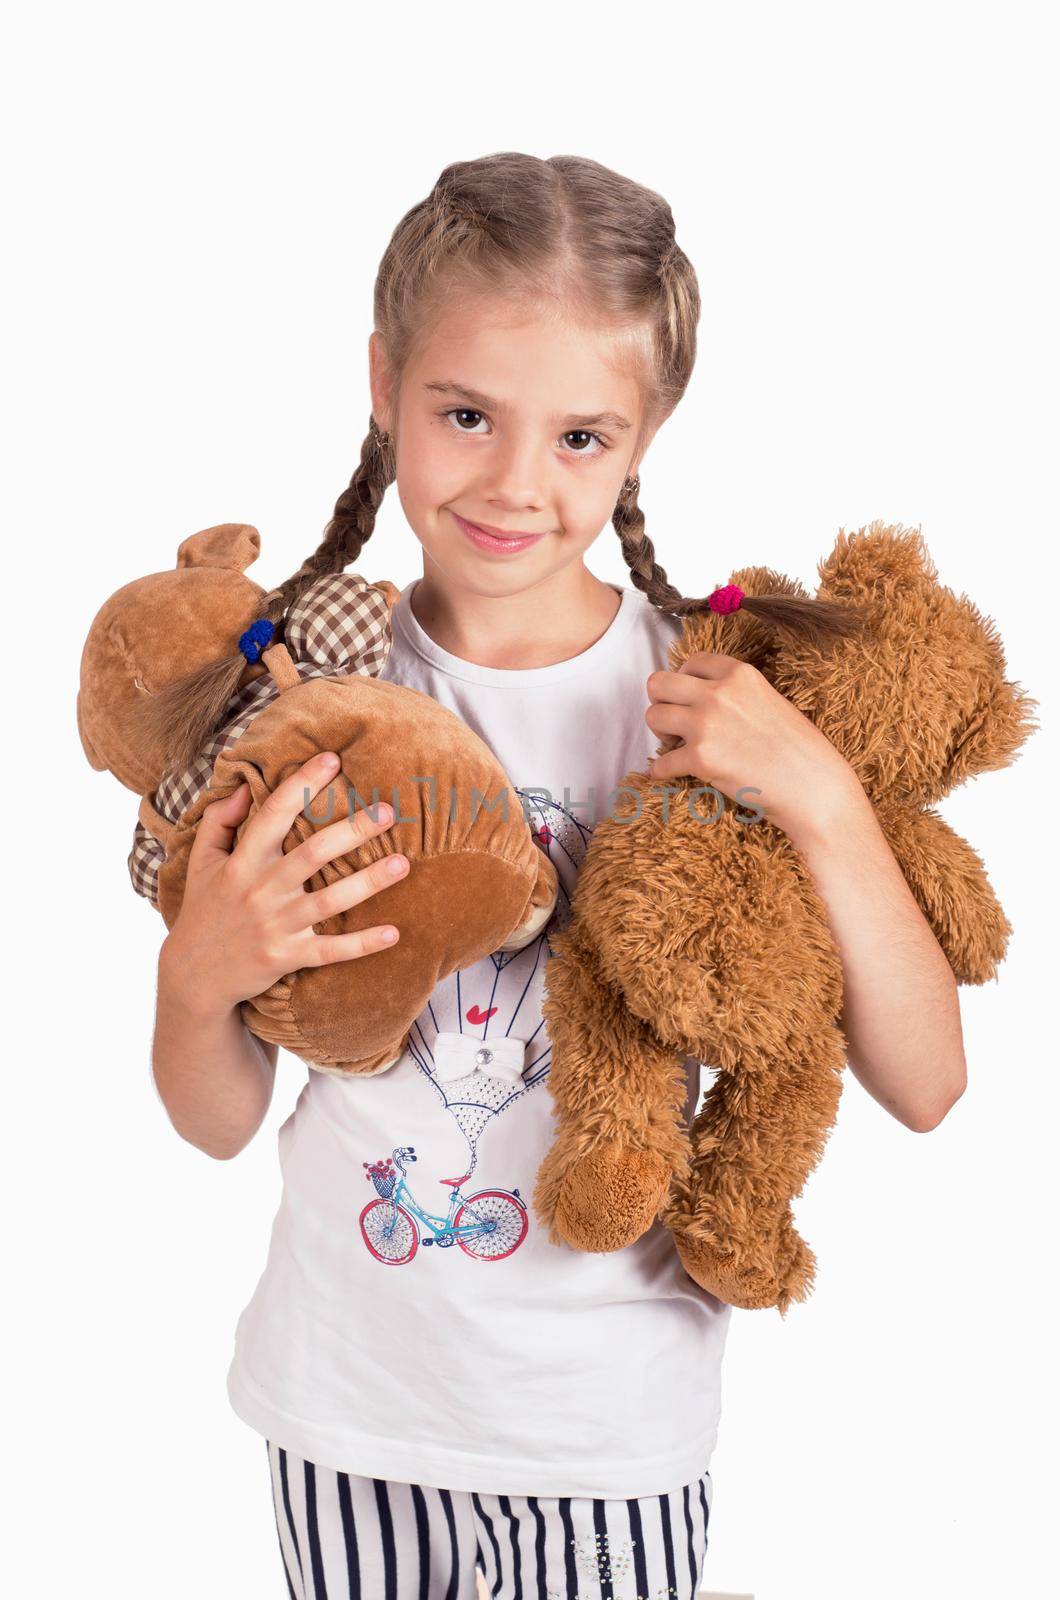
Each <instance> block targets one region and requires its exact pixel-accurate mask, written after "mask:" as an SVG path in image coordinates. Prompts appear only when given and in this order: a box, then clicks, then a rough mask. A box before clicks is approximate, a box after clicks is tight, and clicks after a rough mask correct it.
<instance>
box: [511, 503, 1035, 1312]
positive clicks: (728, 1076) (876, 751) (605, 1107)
mask: <svg viewBox="0 0 1060 1600" xmlns="http://www.w3.org/2000/svg"><path fill="white" fill-rule="evenodd" d="M818 575H819V578H820V585H819V590H818V593H819V596H820V597H821V598H827V599H832V600H838V601H843V602H846V603H848V604H851V605H854V606H856V607H857V608H858V611H859V613H860V614H861V617H862V620H863V623H864V627H863V628H862V629H861V631H860V632H859V633H858V634H857V635H855V636H854V637H852V638H849V639H842V640H838V641H834V642H832V643H829V644H828V645H827V646H823V645H820V644H810V643H805V642H803V643H798V642H795V641H793V640H792V639H791V638H790V637H784V638H778V637H777V636H776V635H775V634H771V633H770V631H769V630H768V629H767V628H766V627H765V626H764V625H763V624H762V623H761V621H759V620H756V619H755V618H754V617H752V616H751V615H750V614H749V613H747V612H742V611H737V612H735V613H733V614H732V615H729V616H724V617H719V616H715V615H714V614H709V615H699V616H694V617H690V618H688V619H687V621H686V624H685V628H684V632H683V635H682V637H681V638H680V639H679V640H677V641H675V643H674V644H673V646H672V647H671V653H670V663H669V665H670V670H672V671H678V670H679V669H680V667H681V664H682V663H683V662H684V661H685V660H686V659H687V658H688V657H689V656H691V655H693V654H695V653H696V652H697V651H709V652H722V653H725V654H728V655H731V656H735V657H737V658H739V659H742V660H745V661H749V662H750V663H751V664H752V665H753V666H755V667H756V668H757V669H758V670H759V671H760V672H762V673H763V675H764V676H765V677H766V678H767V679H768V680H769V682H770V683H772V684H773V685H774V687H775V688H776V689H778V690H779V691H780V693H782V694H784V695H786V696H787V697H788V698H789V699H790V700H791V701H792V703H793V704H794V705H796V706H797V707H798V708H799V710H800V711H802V712H804V713H805V714H806V715H807V716H808V717H809V718H810V719H811V720H812V721H813V722H814V723H815V724H816V725H817V726H818V727H819V728H820V729H821V731H822V732H823V733H825V734H826V735H827V737H828V738H829V739H830V740H831V742H832V743H833V744H834V745H835V746H836V748H837V749H838V750H839V751H840V753H841V754H842V755H843V756H844V757H845V759H846V760H847V761H848V762H849V763H850V764H851V766H852V767H853V769H854V771H855V772H856V773H857V775H858V777H859V778H860V779H861V782H862V784H863V785H864V787H865V790H866V793H867V794H868V795H869V797H870V798H871V800H872V801H873V803H874V805H875V806H876V809H877V814H878V816H879V820H880V823H881V826H882V828H883V831H884V833H885V836H886V837H887V840H888V842H889V844H890V846H891V848H892V850H893V851H894V854H895V856H896V858H897V860H898V863H899V865H900V866H901V868H902V870H903V872H904V873H905V876H906V879H907V881H908V883H909V886H910V888H911V890H912V892H913V894H914V896H915V897H916V900H917V902H918V904H919V905H920V907H921V909H922V910H923V912H924V915H925V917H926V918H927V920H928V921H929V922H930V924H931V927H932V929H933V930H934V933H935V935H936V937H937V939H938V940H939V943H940V944H941V946H942V948H943V950H944V951H945V953H946V955H947V957H948V959H949V961H950V963H951V966H952V968H953V971H954V974H955V976H956V978H957V980H958V981H959V982H961V983H974V984H979V983H984V982H985V981H986V980H987V979H988V978H990V977H992V976H993V975H994V974H995V972H996V970H997V966H998V963H999V962H1000V961H1001V959H1002V957H1003V955H1004V952H1005V947H1006V941H1007V938H1008V935H1009V933H1010V931H1011V930H1010V927H1009V924H1008V922H1007V920H1006V918H1005V915H1004V913H1003V911H1002V910H1001V907H1000V906H999V904H998V902H997V900H996V898H995V896H994V894H993V891H992V889H991V887H990V884H989V883H988V881H987V878H986V874H985V871H984V869H983V864H982V862H981V860H980V858H979V857H978V856H977V855H976V853H975V852H974V850H972V848H971V847H970V846H969V845H968V844H967V843H966V842H965V841H964V840H963V839H961V838H959V837H958V836H957V835H956V834H955V833H954V832H953V831H952V829H950V828H949V827H948V825H947V824H946V823H945V822H944V821H943V820H942V818H941V817H940V816H939V815H938V813H937V811H935V810H934V809H933V806H934V804H935V802H937V801H938V800H940V799H941V798H942V797H943V796H944V795H946V794H948V793H949V792H950V791H951V790H952V789H953V788H954V787H955V786H956V785H957V784H958V783H961V782H963V781H964V780H965V779H966V778H969V777H972V776H974V775H975V774H976V773H979V772H985V771H989V770H992V769H995V768H999V767H1004V766H1007V765H1008V764H1009V763H1010V762H1011V761H1012V759H1013V757H1014V755H1015V753H1016V751H1017V750H1018V749H1019V747H1020V745H1021V744H1022V743H1023V741H1024V740H1025V738H1026V737H1027V735H1028V733H1029V732H1030V731H1031V729H1032V727H1033V726H1034V725H1035V724H1034V722H1033V719H1032V716H1031V711H1032V708H1033V707H1034V706H1035V704H1036V702H1034V701H1032V700H1031V699H1030V698H1029V697H1028V696H1027V695H1025V694H1024V693H1023V692H1022V691H1021V690H1020V688H1019V687H1018V686H1017V685H1015V684H1012V683H1010V682H1008V681H1007V679H1006V677H1005V661H1004V655H1003V651H1002V647H1001V643H1000V640H999V639H998V636H997V634H996V631H995V630H994V628H993V625H992V624H991V623H990V622H989V621H987V620H986V619H984V618H983V617H982V616H981V614H980V613H979V612H978V611H977V610H976V608H975V607H974V606H973V605H972V603H971V601H969V600H968V599H967V597H964V596H962V597H960V598H958V597H956V596H955V595H954V594H953V593H952V592H951V591H950V590H949V589H946V588H944V587H943V586H942V585H941V584H940V583H939V582H938V575H937V573H936V571H935V568H934V566H933V564H932V562H931V559H930V556H929V554H928V551H927V548H926V546H925V544H924V542H923V540H922V538H921V536H920V534H919V531H914V530H910V529H905V528H902V527H888V526H885V525H883V524H882V523H874V524H873V525H872V526H871V527H869V528H867V529H865V528H863V529H861V530H859V531H858V532H857V533H854V534H850V535H847V534H840V536H839V538H838V540H837V541H836V545H835V548H834V549H833V551H832V553H831V555H830V556H829V557H828V558H827V559H826V560H824V561H822V562H821V563H820V564H819V566H818ZM732 582H734V583H736V584H738V585H739V586H740V588H741V589H743V590H744V592H745V593H747V594H749V595H755V594H767V593H768V594H775V593H787V594H803V593H805V591H804V590H802V588H801V587H800V586H799V585H798V584H797V583H793V582H792V580H791V579H789V578H786V577H784V576H783V575H782V574H779V573H776V572H772V571H769V570H767V569H763V568H753V567H751V568H745V569H742V570H740V571H738V572H736V573H734V574H733V578H732ZM679 743H680V741H679V740H678V739H676V738H672V739H669V740H666V741H663V742H662V743H661V744H660V746H659V750H660V752H661V751H662V750H666V749H672V748H674V747H675V746H677V745H678V744H679ZM701 781H702V780H701V779H700V778H696V777H693V776H691V775H689V777H688V778H687V779H686V780H684V781H683V782H681V781H680V780H677V779H670V780H668V784H669V786H670V788H671V790H672V789H675V788H676V789H677V790H678V792H677V793H676V794H674V793H671V794H670V795H669V797H667V796H665V795H664V794H663V792H662V788H663V786H662V785H656V784H654V783H653V782H652V780H651V779H650V778H649V776H648V775H647V774H645V773H640V772H632V773H629V774H627V775H626V777H625V779H624V784H625V785H626V786H627V788H628V791H629V796H628V799H626V800H624V802H623V805H622V807H616V808H615V810H614V812H613V814H612V815H611V816H610V817H609V818H607V819H605V820H604V821H602V822H601V823H599V824H598V826H597V827H596V829H595V831H594V834H593V838H592V840H591V841H590V845H589V849H588V852H587V854H586V858H585V861H584V863H583V865H582V868H581V871H580V874H579V879H578V884H577V887H576V890H575V894H574V897H573V904H572V916H571V921H570V923H569V925H568V926H567V928H566V929H564V930H563V932H561V933H560V934H559V935H558V936H557V937H556V938H555V940H554V941H553V952H554V953H553V959H552V960H551V961H550V962H549V965H548V969H547V974H546V999H545V1018H546V1023H547V1026H548V1029H549V1034H550V1037H551V1040H552V1069H551V1074H550V1089H551V1093H552V1096H553V1099H554V1101H555V1105H556V1113H557V1121H556V1134H555V1140H554V1144H553V1147H552V1149H551V1150H550V1152H549V1154H548V1156H547V1157H546V1159H545V1161H544V1162H543V1163H542V1165H541V1168H540V1170H539V1172H538V1176H537V1183H536V1186H535V1193H534V1209H535V1212H536V1214H537V1216H538V1218H539V1220H540V1221H541V1222H542V1223H543V1224H544V1225H545V1226H546V1227H548V1229H549V1232H550V1237H551V1238H552V1239H553V1241H554V1242H566V1243H567V1244H569V1245H571V1246H572V1247H574V1248H577V1249H581V1250H593V1251H608V1250H617V1249H621V1248H622V1247H623V1246H625V1245H628V1244H629V1243H631V1242H632V1241H633V1240H634V1239H637V1238H639V1237H640V1235H641V1234H643V1233H644V1232H645V1231H646V1229H647V1228H649V1227H650V1226H651V1224H652V1222H653V1221H654V1220H655V1219H656V1217H659V1218H661V1219H662V1221H663V1222H665V1223H666V1225H667V1226H668V1227H669V1228H670V1229H671V1231H672V1233H673V1236H674V1240H675V1243H676V1246H677V1250H678V1253H679V1255H680V1257H681V1260H682V1262H683V1264H684V1266H685V1269H686V1271H687V1272H688V1273H689V1275H690V1276H691V1277H692V1278H693V1279H694V1280H695V1281H696V1282H697V1283H699V1284H700V1285H701V1286H702V1287H703V1288H705V1289H707V1290H708V1291H709V1292H710V1293H711V1294H714V1295H716V1296H717V1297H718V1298H719V1299H721V1300H724V1301H727V1302H728V1303H729V1304H732V1305H736V1306H741V1307H745V1308H754V1307H765V1306H774V1305H775V1306H777V1307H778V1309H779V1310H780V1312H781V1315H782V1316H783V1315H785V1314H786V1312H787V1309H788V1307H789V1305H790V1303H791V1302H792V1301H793V1300H803V1299H805V1298H806V1296H807V1295H808V1294H809V1293H810V1290H811V1287H812V1282H813V1278H814V1273H815V1257H814V1255H813V1252H812V1251H811V1250H810V1248H809V1246H808V1245H807V1244H806V1243H805V1241H804V1240H803V1239H801V1238H800V1236H799V1234H798V1232H797V1231H796V1228H795V1225H794V1221H793V1218H792V1210H791V1202H792V1200H793V1199H794V1198H795V1197H797V1196H798V1195H799V1194H800V1193H801V1191H802V1188H803V1185H804V1183H805V1181H806V1178H807V1176H808V1174H809V1173H810V1172H811V1171H812V1169H813V1168H814V1166H815V1165H816V1164H817V1162H818V1161H819V1159H820V1157H821V1155H822V1152H823V1149H824V1145H825V1142H826V1140H827V1138H828V1136H829V1133H830V1131H831V1127H832V1124H833V1122H834V1119H835V1114H836V1109H837V1106H838V1101H839V1096H840V1092H841V1084H842V1076H841V1075H842V1070H843V1067H844V1065H845V1064H846V1050H845V1041H844V1038H843V1035H842V1032H841V1030H840V1026H839V1021H838V1019H839V1016H840V1013H841V1009H842V999H843V988H842V968H841V963H840V958H839V954H838V951H837V950H836V948H835V944H834V941H833V939H832V936H831V932H830V929H829V926H828V922H827V917H826V913H825V908H824V905H823V903H822V901H821V899H820V897H819V896H818V894H817V893H816V891H815V888H814V884H813V881H812V878H811V876H810V874H809V873H808V871H807V869H806V867H805V866H804V864H803V861H802V859H801V857H800V855H799V853H798V851H797V850H796V849H795V848H794V847H793V846H792V844H791V843H790V841H789V840H788V839H787V837H786V835H785V834H784V833H783V832H781V830H780V829H778V828H776V827H774V826H772V825H771V824H769V823H767V822H765V821H761V820H759V821H756V822H752V823H750V824H748V823H747V822H746V821H744V822H740V821H739V820H738V818H739V817H740V816H742V817H744V818H746V817H747V816H748V815H749V813H748V811H747V810H740V809H738V808H737V807H736V806H735V805H734V804H733V803H732V801H731V800H730V801H727V803H726V805H725V809H724V811H723V813H722V815H721V816H720V818H719V820H717V821H716V822H713V823H710V824H709V825H708V824H706V823H704V822H702V821H696V820H694V819H693V816H692V815H691V814H690V806H689V805H688V804H687V803H686V802H687V801H688V799H689V795H690V793H691V791H692V790H694V789H695V788H696V786H697V785H699V784H700V783H701ZM667 807H668V810H667ZM694 809H695V810H696V811H697V812H698V815H699V816H701V817H706V818H710V817H711V816H713V815H714V804H713V798H712V797H701V798H700V799H699V800H698V801H697V802H696V803H695V807H694ZM685 1055H691V1056H694V1057H695V1058H697V1059H699V1060H701V1061H703V1062H704V1063H706V1064H707V1065H708V1066H713V1067H715V1068H716V1069H717V1073H716V1077H715V1080H714V1083H713V1085H712V1087H711V1088H710V1090H709V1092H708V1093H707V1095H706V1097H705V1100H704V1103H703V1106H702V1108H701V1109H700V1111H699V1113H698V1115H697V1117H696V1119H695V1122H694V1124H693V1127H692V1129H691V1133H690V1134H688V1133H686V1131H685V1128H684V1125H683V1120H682V1113H683V1109H684V1098H685V1086H684V1075H683V1072H682V1070H681V1058H682V1057H683V1056H685Z"/></svg>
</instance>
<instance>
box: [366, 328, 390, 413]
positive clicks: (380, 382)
mask: <svg viewBox="0 0 1060 1600" xmlns="http://www.w3.org/2000/svg"><path fill="white" fill-rule="evenodd" d="M368 382H369V385H370V387H371V391H372V415H373V417H374V418H375V420H376V422H377V423H378V424H379V426H380V428H381V429H382V431H383V432H384V433H390V432H391V431H392V429H391V426H390V424H391V421H392V418H391V415H390V400H391V394H392V391H393V385H394V379H393V374H392V372H391V370H390V362H389V361H388V359H387V353H386V347H385V345H384V344H383V338H382V335H381V334H380V333H375V332H373V333H371V334H369V336H368Z"/></svg>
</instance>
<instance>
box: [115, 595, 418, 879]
mask: <svg viewBox="0 0 1060 1600" xmlns="http://www.w3.org/2000/svg"><path fill="white" fill-rule="evenodd" d="M283 642H284V644H285V645H286V646H287V649H288V652H289V654H290V656H291V659H292V660H293V662H294V664H295V668H296V670H297V672H298V676H299V678H300V679H302V681H303V682H304V681H305V680H306V679H308V678H335V677H345V676H348V675H349V674H351V673H355V672H357V673H361V674H363V675H364V676H366V677H376V676H377V675H378V674H379V673H380V672H381V671H382V670H383V667H384V666H385V665H386V660H387V657H388V655H389V654H390V643H391V631H390V607H389V605H388V603H387V596H386V593H385V591H384V590H383V589H380V588H378V587H376V586H374V585H372V584H370V583H368V581H367V580H366V579H365V578H362V577H359V576H358V574H357V573H355V572H331V573H327V574H326V575H325V576H324V577H322V578H318V579H317V580H316V581H315V582H314V583H312V584H310V585H309V587H308V588H307V589H306V590H305V592H304V593H303V594H301V595H300V596H299V598H298V600H297V601H296V602H295V604H294V605H293V606H292V607H291V609H290V610H289V611H288V613H287V616H286V618H285V621H284V625H283ZM278 693H279V689H278V687H277V685H276V682H275V679H274V678H273V676H272V674H271V673H268V672H267V673H265V674H264V675H263V676H262V677H260V678H255V679H254V680H253V681H252V682H251V683H247V684H244V685H243V686H242V687H241V688H239V689H237V690H236V693H235V694H234V695H233V696H232V699H231V700H230V701H229V702H228V705H227V707H226V708H225V712H224V715H223V717H222V720H221V722H220V724H219V726H218V728H217V730H216V731H215V732H214V733H213V734H212V735H211V737H210V739H209V741H208V743H207V744H206V745H205V746H204V747H203V750H202V752H201V753H200V755H199V756H198V757H197V758H196V760H195V761H193V762H192V763H191V765H190V766H187V767H184V768H182V769H180V770H177V771H172V772H167V773H166V774H165V776H164V777H163V778H162V781H161V783H160V784H159V786H158V789H157V790H156V792H155V794H154V795H153V796H152V803H153V804H154V807H155V809H156V810H157V811H158V812H159V813H160V815H161V816H163V817H165V818H166V819H167V820H168V821H170V822H179V821H180V818H181V817H182V816H183V814H184V812H185V811H186V810H187V808H188V806H190V805H191V803H192V801H193V800H194V799H195V797H196V795H198V794H199V793H200V791H201V790H203V789H204V788H206V786H207V784H208V783H209V782H210V780H211V778H212V777H213V770H214V762H215V761H216V760H217V757H218V755H219V754H220V753H221V751H222V750H227V749H229V748H230V747H231V746H232V745H234V744H235V742H236V740H237V739H238V738H239V737H240V736H241V735H242V734H244V733H245V732H246V730H247V729H248V728H249V727H250V724H251V723H252V722H253V721H254V718H255V717H256V716H257V715H258V713H259V712H260V711H263V710H264V709H265V707H266V706H267V705H268V704H269V703H270V701H272V700H275V698H276V696H277V694H278ZM165 859H166V852H165V849H164V847H163V845H162V844H161V842H160V841H159V840H158V839H156V838H155V837H154V835H153V834H151V833H149V832H148V830H147V829H146V828H145V827H144V825H143V823H142V822H139V821H138V822H137V824H136V828H135V832H134V835H133V846H132V849H131V851H130V852H129V857H128V865H129V876H130V877H131V879H132V884H133V888H134V889H135V890H136V892H137V894H142V895H143V896H144V897H145V899H147V900H150V902H151V904H152V905H153V906H154V907H155V909H156V910H157V909H158V869H159V867H160V866H161V865H162V862H163V861H164V860H165Z"/></svg>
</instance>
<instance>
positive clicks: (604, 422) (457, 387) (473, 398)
mask: <svg viewBox="0 0 1060 1600" xmlns="http://www.w3.org/2000/svg"><path fill="white" fill-rule="evenodd" d="M423 387H424V388H425V389H429V390H430V391H431V392H432V393H434V394H458V395H460V396H461V398H462V399H464V400H470V402H471V404H472V405H473V406H475V407H476V408H477V409H479V410H482V411H500V412H503V411H505V410H507V407H506V406H505V404H504V402H503V401H501V400H494V399H491V397H490V396H489V395H488V394H481V393H480V392H479V390H478V389H469V388H468V387H467V385H466V384H463V383H450V382H449V381H448V380H447V381H445V382H437V383H425V384H424V386H423ZM551 420H552V422H553V424H557V423H560V422H566V423H568V424H570V425H571V426H573V427H576V428H592V427H605V428H614V429H615V430H616V431H621V430H622V429H624V428H630V427H632V426H633V424H632V423H631V422H630V421H629V420H628V419H627V418H626V417H620V416H619V414H618V412H617V411H598V412H597V413H596V415H595V416H592V417H579V416H575V415H574V414H573V413H572V414H571V415H570V416H566V417H561V416H554V417H553V418H552V419H551Z"/></svg>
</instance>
